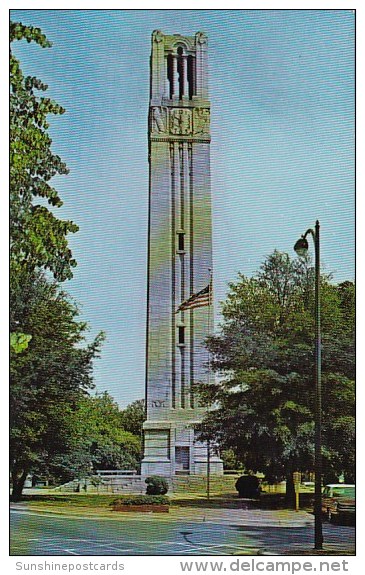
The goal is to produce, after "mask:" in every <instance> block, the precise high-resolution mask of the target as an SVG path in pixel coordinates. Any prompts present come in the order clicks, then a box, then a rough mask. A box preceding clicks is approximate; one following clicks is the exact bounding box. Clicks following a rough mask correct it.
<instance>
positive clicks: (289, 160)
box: [12, 10, 355, 406]
mask: <svg viewBox="0 0 365 575" xmlns="http://www.w3.org/2000/svg"><path fill="white" fill-rule="evenodd" d="M12 19H13V20H18V21H22V22H23V23H25V24H32V25H34V26H39V27H41V28H42V30H43V31H44V32H45V33H46V34H47V36H48V37H49V39H50V40H51V41H52V42H53V47H52V48H51V49H45V50H42V49H41V48H39V47H37V46H35V45H34V46H33V45H32V44H27V43H23V42H22V43H18V44H17V45H16V46H15V51H16V53H17V54H18V56H19V57H20V59H21V61H22V63H23V68H24V70H25V72H26V73H29V74H31V75H36V76H38V77H40V78H41V79H42V80H44V81H45V82H46V83H48V84H49V90H48V92H49V95H50V96H52V97H53V98H54V99H56V100H57V101H58V102H59V103H60V104H62V105H63V106H64V107H65V108H66V110H67V112H66V114H65V115H64V116H61V117H58V118H57V119H54V120H52V122H51V134H52V137H53V149H54V151H55V152H57V153H58V154H60V155H61V157H62V158H63V159H64V160H65V161H66V162H67V164H68V166H69V168H70V174H69V175H68V176H66V177H62V178H61V177H60V178H58V179H57V180H55V181H54V183H55V185H56V187H57V189H58V190H59V192H60V195H61V197H62V199H63V200H64V206H63V207H62V209H61V210H59V211H58V214H59V216H60V217H63V218H70V219H72V220H74V221H75V222H76V223H77V224H78V225H79V226H80V231H79V233H78V234H76V235H75V236H74V237H73V238H72V239H71V240H70V243H71V247H72V249H73V251H74V254H75V257H76V259H77V261H78V267H77V268H76V270H75V275H74V278H73V280H71V281H70V282H68V283H66V284H65V288H66V289H67V290H68V291H69V292H70V293H71V294H72V295H73V296H74V297H75V298H76V300H77V301H78V302H79V303H80V304H81V308H82V312H83V317H84V318H85V319H86V320H87V321H88V322H89V324H90V327H91V331H90V336H92V335H95V334H96V333H97V332H98V331H99V330H101V329H102V330H104V331H106V334H107V342H106V343H105V345H104V349H103V352H102V357H101V359H99V360H98V361H97V362H96V365H95V383H96V384H97V389H98V390H99V391H102V390H104V389H106V390H108V391H109V392H110V393H111V394H112V395H113V396H114V397H115V399H116V400H117V401H118V402H119V403H120V404H121V405H123V406H125V405H126V404H127V403H129V402H130V401H133V400H134V399H138V398H141V397H143V394H144V365H145V363H144V355H145V316H146V314H145V307H146V265H147V262H146V253H147V252H146V249H147V197H148V164H147V112H148V98H149V54H150V35H151V32H152V30H154V29H156V28H159V29H161V30H162V31H163V32H165V33H172V34H173V33H180V34H186V35H194V33H195V32H197V31H198V30H204V31H205V32H206V33H207V34H208V37H209V67H210V68H209V75H210V97H211V102H212V154H211V161H212V195H213V230H214V232H213V234H214V238H213V239H214V277H215V300H216V314H217V315H218V312H219V301H221V300H222V299H224V296H225V293H226V291H227V282H229V281H232V280H234V279H235V278H236V276H237V272H238V271H241V272H243V273H245V274H247V275H251V274H252V273H254V272H255V271H256V270H257V268H258V267H259V265H260V263H261V262H262V261H263V259H264V258H265V256H266V255H268V254H269V253H270V252H272V251H273V249H275V248H277V249H279V250H281V251H285V252H288V253H290V254H293V251H292V246H293V244H294V242H295V241H296V239H297V238H298V237H299V235H300V234H302V233H304V232H305V230H306V229H307V228H308V227H310V226H312V225H314V222H315V220H316V219H317V218H318V219H319V220H320V222H321V231H322V242H321V248H322V261H323V265H324V268H325V270H326V271H328V272H333V273H334V280H335V281H342V280H345V279H350V280H352V279H354V257H355V248H354V198H355V195H354V24H355V22H354V19H355V16H354V13H353V10H337V11H335V10H74V11H73V10H26V11H24V10H14V11H12ZM217 321H219V318H218V317H217Z"/></svg>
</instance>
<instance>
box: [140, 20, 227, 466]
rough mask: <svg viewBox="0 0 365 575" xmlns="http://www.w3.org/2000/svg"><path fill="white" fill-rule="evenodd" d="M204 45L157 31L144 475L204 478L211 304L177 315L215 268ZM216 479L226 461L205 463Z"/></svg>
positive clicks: (203, 40) (201, 39)
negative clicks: (201, 388) (198, 386)
mask: <svg viewBox="0 0 365 575" xmlns="http://www.w3.org/2000/svg"><path fill="white" fill-rule="evenodd" d="M207 54H208V43H207V37H206V35H205V34H204V33H203V32H198V33H197V34H195V36H194V37H190V36H189V37H186V36H180V35H179V34H174V35H172V36H170V35H165V34H163V33H162V32H160V31H159V30H155V31H154V32H153V34H152V52H151V61H150V106H149V121H148V143H149V240H148V242H149V243H148V248H149V249H148V298H147V299H148V303H147V307H148V309H147V350H146V356H147V357H146V405H147V421H146V422H145V423H144V459H143V461H142V469H141V473H142V475H152V474H159V475H165V476H171V475H175V474H178V473H185V474H205V473H206V472H207V446H206V445H205V444H203V443H200V442H198V441H197V440H196V433H195V432H194V423H196V422H199V421H200V420H201V418H202V416H203V414H204V412H205V411H204V409H203V408H202V407H199V405H198V402H197V400H196V398H195V397H194V392H193V383H194V382H198V381H199V382H201V381H203V382H207V381H208V378H209V374H208V370H207V362H208V354H207V351H206V349H205V347H204V345H203V341H204V339H205V337H206V336H207V335H208V333H209V332H210V331H211V330H212V317H213V313H212V306H211V305H203V306H202V307H194V308H193V309H188V310H186V311H177V309H178V308H179V306H180V305H181V303H182V302H184V301H186V300H187V299H189V298H190V297H191V296H192V295H193V294H197V293H199V292H200V291H201V290H204V288H206V287H207V286H208V285H209V282H210V270H211V268H212V229H211V191H210V102H209V99H208V98H209V97H208V73H207V71H208V69H207ZM209 463H210V471H211V473H216V474H217V473H222V472H223V466H222V461H221V460H220V459H219V458H218V457H217V456H216V455H214V454H212V455H210V457H209Z"/></svg>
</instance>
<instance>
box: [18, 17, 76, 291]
mask: <svg viewBox="0 0 365 575" xmlns="http://www.w3.org/2000/svg"><path fill="white" fill-rule="evenodd" d="M23 39H25V40H27V42H35V43H37V44H38V45H39V46H40V47H42V48H47V47H49V46H51V43H50V42H49V41H48V40H47V38H46V36H45V35H44V34H43V33H42V31H41V30H40V29H39V28H34V27H31V26H24V25H23V24H21V23H19V22H11V24H10V41H11V43H12V42H14V41H17V40H23ZM46 90H47V85H45V84H44V83H42V82H41V80H39V79H38V78H35V77H31V76H25V75H24V74H23V72H22V69H21V66H20V62H19V60H18V59H17V58H16V57H15V55H14V53H13V51H12V50H10V239H11V261H10V263H11V273H12V275H13V274H14V273H17V274H18V273H22V270H24V269H26V270H27V271H28V273H31V272H32V271H34V270H36V269H47V270H50V272H51V273H52V274H53V275H54V277H55V279H57V280H59V281H63V280H65V279H69V278H71V277H72V268H73V267H74V266H75V265H76V261H75V260H74V259H73V257H72V253H71V250H70V248H69V247H68V241H67V235H68V234H69V233H73V232H76V231H77V230H78V227H77V226H76V225H75V224H74V223H73V222H71V221H67V220H60V219H58V218H57V217H56V216H55V215H54V210H55V208H59V207H61V206H62V201H61V199H60V197H59V194H58V192H57V191H56V190H55V188H53V187H52V185H51V184H50V180H51V178H52V177H53V176H55V175H57V174H67V173H68V170H67V167H66V164H65V163H64V162H63V161H62V160H61V158H60V157H59V156H58V155H57V154H54V153H53V152H52V150H51V144H52V139H51V137H50V135H49V132H48V128H49V122H48V116H49V115H55V116H58V115H60V114H63V113H64V111H65V110H64V109H63V108H62V107H61V106H59V105H58V104H57V103H56V102H54V101H53V100H52V99H50V98H47V97H44V96H39V95H38V93H42V92H45V91H46ZM37 199H38V202H37ZM40 199H42V200H43V201H39V200H40ZM47 204H48V206H50V207H47Z"/></svg>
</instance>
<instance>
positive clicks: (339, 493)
mask: <svg viewBox="0 0 365 575" xmlns="http://www.w3.org/2000/svg"><path fill="white" fill-rule="evenodd" d="M322 512H323V513H324V515H325V516H326V518H327V520H328V521H331V522H332V523H334V522H338V523H342V522H343V523H344V522H346V523H352V522H354V521H355V516H356V507H355V485H350V484H347V483H330V484H329V485H326V486H325V487H324V488H323V492H322Z"/></svg>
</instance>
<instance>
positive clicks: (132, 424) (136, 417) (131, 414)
mask: <svg viewBox="0 0 365 575" xmlns="http://www.w3.org/2000/svg"><path fill="white" fill-rule="evenodd" d="M121 417H122V425H123V428H124V429H125V430H126V431H129V432H130V433H133V434H134V435H136V436H137V437H141V436H142V426H143V422H144V420H145V419H146V413H145V402H144V399H137V400H136V401H133V402H132V403H131V404H130V405H127V407H126V408H125V409H123V411H122V412H121Z"/></svg>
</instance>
